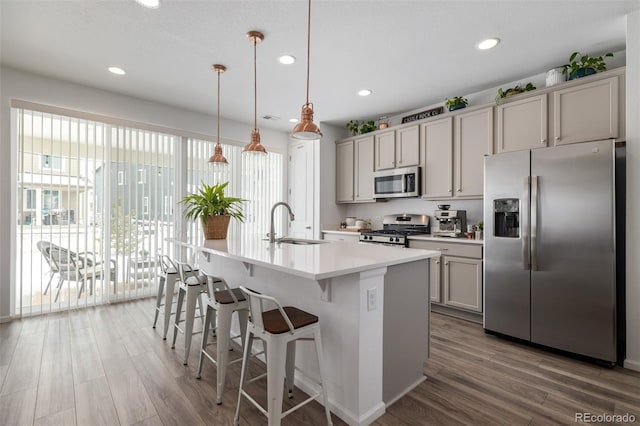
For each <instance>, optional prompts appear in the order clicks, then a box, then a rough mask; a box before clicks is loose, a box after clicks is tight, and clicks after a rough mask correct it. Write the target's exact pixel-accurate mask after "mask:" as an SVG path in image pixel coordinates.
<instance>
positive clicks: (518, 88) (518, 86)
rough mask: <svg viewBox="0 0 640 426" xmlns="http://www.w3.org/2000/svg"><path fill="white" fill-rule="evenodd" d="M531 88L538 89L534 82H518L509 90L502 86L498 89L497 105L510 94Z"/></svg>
mask: <svg viewBox="0 0 640 426" xmlns="http://www.w3.org/2000/svg"><path fill="white" fill-rule="evenodd" d="M531 90H536V86H534V85H533V84H532V83H527V84H526V85H521V84H516V85H515V87H510V88H508V89H507V90H502V87H501V88H499V89H498V94H497V95H496V105H500V101H501V100H502V99H503V98H508V97H509V96H513V95H518V94H520V93H524V92H529V91H531Z"/></svg>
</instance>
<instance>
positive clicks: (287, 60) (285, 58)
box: [278, 55, 296, 65]
mask: <svg viewBox="0 0 640 426" xmlns="http://www.w3.org/2000/svg"><path fill="white" fill-rule="evenodd" d="M278 61H279V62H280V63H281V64H284V65H291V64H293V63H294V62H295V61H296V57H295V56H292V55H282V56H280V57H279V58H278Z"/></svg>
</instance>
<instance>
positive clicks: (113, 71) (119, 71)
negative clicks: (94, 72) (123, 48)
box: [108, 67, 127, 75]
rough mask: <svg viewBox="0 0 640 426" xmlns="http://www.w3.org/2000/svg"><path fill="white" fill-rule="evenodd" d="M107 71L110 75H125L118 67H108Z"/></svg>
mask: <svg viewBox="0 0 640 426" xmlns="http://www.w3.org/2000/svg"><path fill="white" fill-rule="evenodd" d="M108 70H109V72H110V73H113V74H116V75H125V74H126V73H127V72H126V71H125V70H123V69H122V68H120V67H109V68H108Z"/></svg>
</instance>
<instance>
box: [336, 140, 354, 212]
mask: <svg viewBox="0 0 640 426" xmlns="http://www.w3.org/2000/svg"><path fill="white" fill-rule="evenodd" d="M353 171H354V170H353V141H346V142H340V143H337V144H336V201H337V202H348V201H353V176H354V175H353Z"/></svg>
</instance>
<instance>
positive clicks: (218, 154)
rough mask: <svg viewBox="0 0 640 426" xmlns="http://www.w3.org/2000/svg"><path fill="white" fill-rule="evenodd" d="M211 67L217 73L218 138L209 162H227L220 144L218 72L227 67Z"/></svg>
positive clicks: (223, 70)
mask: <svg viewBox="0 0 640 426" xmlns="http://www.w3.org/2000/svg"><path fill="white" fill-rule="evenodd" d="M211 69H212V70H214V71H215V72H216V73H217V74H218V112H217V114H218V138H217V141H218V142H217V143H216V147H215V150H214V154H213V155H212V156H211V157H210V158H209V162H210V163H213V164H221V165H222V164H229V162H228V161H227V159H226V158H224V155H222V145H220V74H222V73H223V72H225V71H226V70H227V67H225V66H224V65H220V64H214V65H212V66H211Z"/></svg>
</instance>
